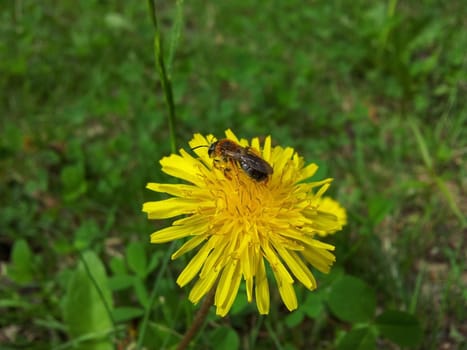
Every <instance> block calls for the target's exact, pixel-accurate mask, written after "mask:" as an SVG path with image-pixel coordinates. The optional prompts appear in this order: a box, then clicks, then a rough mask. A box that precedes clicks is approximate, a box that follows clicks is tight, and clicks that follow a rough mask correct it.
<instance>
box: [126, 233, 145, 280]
mask: <svg viewBox="0 0 467 350" xmlns="http://www.w3.org/2000/svg"><path fill="white" fill-rule="evenodd" d="M126 259H127V262H128V266H129V267H130V269H131V271H133V272H134V273H135V274H137V275H138V276H139V277H141V278H145V277H146V274H147V257H146V252H145V250H144V246H143V244H142V243H141V242H130V244H128V246H127V248H126Z"/></svg>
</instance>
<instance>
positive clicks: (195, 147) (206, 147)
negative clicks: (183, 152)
mask: <svg viewBox="0 0 467 350" xmlns="http://www.w3.org/2000/svg"><path fill="white" fill-rule="evenodd" d="M202 147H206V148H208V147H209V146H208V145H200V146H196V147H193V148H192V149H191V150H192V151H194V150H195V149H198V148H202Z"/></svg>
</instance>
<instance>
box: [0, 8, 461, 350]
mask: <svg viewBox="0 0 467 350" xmlns="http://www.w3.org/2000/svg"><path fill="white" fill-rule="evenodd" d="M156 6H157V16H158V20H159V24H160V27H161V31H162V36H163V40H164V48H165V51H164V57H165V59H166V63H167V66H168V71H169V72H170V76H171V78H172V84H173V90H174V100H175V106H176V113H177V124H176V133H177V136H178V146H179V147H183V148H185V149H188V146H187V141H188V140H189V139H190V137H191V136H192V134H193V133H196V132H201V133H213V134H214V135H218V136H220V137H221V136H222V135H223V131H224V130H225V129H227V128H231V129H232V130H233V131H234V132H235V133H236V134H237V135H239V136H241V137H245V138H250V137H253V136H265V135H272V137H273V142H274V143H275V144H280V145H283V146H286V145H287V146H291V147H294V148H295V149H296V150H297V151H298V152H300V154H301V155H303V156H304V157H305V159H306V161H307V162H316V163H318V164H319V165H320V171H319V173H318V175H317V178H324V177H333V178H334V179H335V181H334V183H333V185H332V187H331V190H330V193H331V194H332V195H333V196H334V197H335V198H337V199H338V200H339V201H340V202H341V203H342V205H343V206H344V207H346V208H347V209H348V213H349V224H348V226H347V227H346V229H345V230H344V231H342V232H340V233H338V234H337V235H336V236H335V237H333V238H331V239H327V240H326V241H327V242H330V243H333V244H335V245H336V256H337V263H336V266H335V268H334V269H333V272H332V273H331V274H330V275H329V276H322V275H319V274H318V282H319V284H320V287H319V288H318V291H317V292H316V293H309V292H306V291H304V290H303V288H302V287H301V286H296V290H297V293H298V296H299V301H300V304H301V306H300V307H299V310H298V311H297V312H294V313H292V314H289V313H288V312H286V311H285V310H284V307H283V305H282V304H281V302H280V298H279V296H278V295H277V292H276V291H275V292H274V293H273V295H272V302H271V314H270V315H269V316H268V317H260V316H258V315H257V311H256V309H255V307H254V305H247V304H246V302H245V300H244V296H243V294H244V293H243V292H240V294H241V295H242V296H241V297H239V298H238V301H237V302H236V304H235V305H234V308H233V310H232V312H231V314H230V316H229V317H227V318H225V319H218V318H216V317H215V316H214V315H213V314H211V315H210V316H209V320H210V321H209V323H208V326H207V327H205V328H204V330H203V332H202V333H201V335H199V336H198V338H197V339H196V345H192V349H198V348H199V349H202V348H203V349H205V348H216V346H213V344H217V346H221V347H222V348H224V349H237V348H238V349H240V348H241V349H270V348H277V349H305V348H315V349H335V348H349V349H351V348H355V349H356V348H359V349H371V348H374V347H375V346H376V347H377V348H381V349H386V348H387V349H393V348H397V346H398V345H397V344H399V345H401V346H404V345H409V346H413V347H414V348H418V349H440V348H443V349H458V348H460V347H461V346H462V344H463V345H465V342H466V334H467V326H466V318H465V317H466V316H465V315H466V306H465V305H466V302H467V292H466V290H467V288H466V282H467V274H466V240H465V236H466V219H465V212H466V209H467V202H466V198H467V196H466V186H467V176H466V173H467V167H466V166H465V159H466V152H467V103H466V99H465V96H466V94H467V66H466V47H467V22H466V20H465V18H466V16H465V15H466V14H467V2H465V1H461V0H458V1H436V0H423V1H419V2H415V1H404V2H402V1H401V2H397V1H394V0H392V1H369V0H353V1H348V0H347V1H346V0H336V1H297V0H291V1H269V2H266V1H264V2H263V1H252V0H247V1H241V2H240V1H215V2H214V1H211V2H205V1H189V2H188V1H187V2H185V3H183V4H182V2H181V1H178V2H177V4H176V3H175V2H171V1H159V2H157V3H156ZM0 8H1V13H0V16H1V21H0V35H1V40H0V89H1V94H0V98H1V105H2V108H1V119H0V193H1V196H0V203H1V215H0V263H1V275H0V288H1V289H0V313H1V315H2V317H1V318H0V346H1V347H2V348H15V349H16V348H37V349H48V348H60V349H68V348H74V346H78V347H81V348H83V349H84V348H87V349H93V348H95V349H106V348H113V347H114V346H115V347H117V346H118V347H119V348H126V347H128V348H131V346H134V344H135V343H136V342H138V341H139V342H140V344H144V345H145V346H147V348H148V349H162V348H170V347H173V346H174V344H176V343H177V342H178V341H179V340H180V337H181V335H182V334H183V332H184V331H185V329H186V327H187V326H188V325H189V324H190V323H191V320H192V318H193V314H194V312H195V311H196V307H193V306H192V305H191V304H190V303H189V301H188V300H187V294H188V290H189V289H188V288H184V289H180V288H179V287H178V286H177V285H176V283H175V279H176V276H177V275H178V273H179V272H180V271H181V269H182V268H183V267H184V265H185V264H186V260H185V261H183V259H181V260H180V261H175V262H169V265H168V267H167V268H166V267H165V266H164V264H166V263H167V261H166V260H167V254H166V253H167V250H168V249H173V250H175V248H174V246H169V245H168V244H167V245H160V246H155V245H150V244H149V234H150V233H151V232H153V231H154V230H155V229H156V228H157V227H162V226H164V225H167V224H169V223H170V221H167V222H156V223H154V222H148V221H147V220H146V218H145V216H144V215H143V214H142V213H141V205H142V203H143V202H144V201H146V200H156V199H160V198H162V197H160V196H158V195H157V194H155V193H150V192H149V191H147V190H145V188H144V187H145V185H146V183H147V182H149V181H153V182H162V181H167V180H169V179H167V177H166V176H165V175H163V174H162V173H161V171H160V166H159V164H158V160H159V159H160V158H161V157H163V156H165V155H168V154H169V153H170V141H169V131H168V124H167V115H168V110H167V107H166V105H165V102H164V94H163V91H162V88H161V85H160V80H159V77H158V75H157V71H156V69H155V64H154V52H153V37H154V28H153V26H152V23H151V18H150V15H149V7H148V4H147V2H145V1H113V2H110V1H86V2H84V1H82V2H65V1H63V2H56V1H50V0H49V1H46V0H44V1H19V0H17V1H9V2H3V3H2V5H1V7H0ZM177 33H179V35H178V34H177ZM169 181H172V180H169ZM169 247H170V248H169ZM169 254H170V251H169ZM169 256H170V255H169ZM159 271H163V274H162V275H159V276H158V272H159ZM90 275H91V276H93V277H92V278H89V276H90ZM346 278H347V282H349V281H350V282H349V284H348V285H347V286H350V287H348V288H349V289H348V294H346V293H345V288H344V292H343V293H341V294H339V284H338V283H337V282H339V281H340V282H341V285H340V287H341V288H342V286H344V287H345V286H346V284H345V283H344V284H342V281H343V279H344V280H345V279H346ZM349 279H350V280H349ZM155 280H156V281H157V287H156V288H157V289H156V291H155V293H156V299H155V303H154V304H153V305H152V306H151V303H150V298H151V297H150V295H151V293H154V281H155ZM335 281H337V282H335ZM352 283H353V284H352ZM355 283H356V284H357V285H356V286H355ZM96 285H99V286H100V289H99V290H100V293H96V288H94V287H95V286H96ZM351 285H353V286H354V287H351ZM360 287H361V288H363V289H364V290H365V291H366V292H365V293H368V295H371V297H370V299H372V298H374V300H375V302H376V304H375V305H373V306H371V305H370V307H369V310H370V311H369V313H368V312H367V313H366V314H365V312H363V314H365V315H366V316H365V315H364V316H365V317H363V318H358V317H357V318H356V319H352V317H350V319H348V318H346V317H345V315H344V316H343V315H339V312H338V311H337V312H336V309H335V307H334V306H333V305H336V304H339V302H337V303H336V302H335V301H336V298H337V299H339V300H340V301H342V300H344V301H345V302H347V303H348V304H349V305H351V304H353V301H354V299H353V297H354V296H355V293H357V291H360V290H362V289H361V288H360ZM310 295H311V296H312V297H310ZM365 295H366V294H365ZM333 303H334V304H333ZM365 308H368V305H366V306H365V305H363V309H365ZM145 310H150V313H147V312H146V313H145ZM388 310H399V311H403V312H406V314H404V315H406V316H407V315H409V314H410V315H413V318H410V320H409V321H407V323H410V326H411V327H413V328H410V327H408V328H407V329H410V330H413V332H415V333H417V332H420V334H421V336H420V337H418V336H417V337H416V338H417V339H413V340H412V341H410V342H409V343H404V340H402V341H401V340H400V339H399V340H398V339H397V336H396V337H395V338H394V334H393V335H391V334H389V333H391V332H389V333H387V332H386V333H387V334H386V337H384V335H385V331H384V329H385V328H384V327H381V326H375V325H377V324H379V325H381V322H382V319H384V320H387V318H388V317H389V318H391V317H390V316H391V314H389V316H387V317H386V318H385V317H379V316H378V315H380V314H381V313H382V312H385V311H388ZM356 312H357V313H358V312H359V311H358V310H357V311H356ZM109 313H110V314H111V315H112V317H109V316H108V314H109ZM145 314H146V315H149V323H148V324H146V326H145V331H144V337H143V336H142V335H141V324H142V320H143V318H144V315H145ZM378 317H379V318H378ZM404 317H405V316H404ZM394 323H399V324H401V325H403V324H404V320H403V317H402V319H401V318H399V319H398V318H397V317H396V321H395V322H394ZM109 328H110V329H111V331H110V332H108V333H106V330H108V329H109ZM359 329H360V330H361V329H364V330H365V332H366V333H365V334H363V336H362V334H360V333H358V332H356V331H359ZM100 332H101V333H100ZM102 332H104V333H105V334H107V335H108V337H107V338H105V339H103V338H102ZM352 332H353V333H352ZM396 333H397V332H396ZM349 334H350V336H349ZM351 336H354V337H357V338H355V339H358V340H356V342H354V343H352V339H354V338H351ZM358 336H360V338H358ZM376 337H377V338H378V340H377V342H376V343H375V341H374V338H376ZM401 337H402V338H403V339H405V338H406V335H404V334H403V335H402V336H401ZM407 337H408V336H407ZM399 338H400V337H399ZM108 339H111V341H110V343H109V340H108ZM349 339H350V340H349ZM368 339H370V341H367V340H368ZM86 341H88V343H86ZM346 342H347V343H346ZM349 342H350V343H349ZM109 344H110V345H109ZM349 344H350V345H349ZM356 344H358V346H359V347H357V345H356ZM368 344H369V345H368ZM375 344H376V345H375ZM354 345H355V346H354ZM109 346H110V347H109ZM346 346H349V347H346ZM443 346H444V347H443ZM221 347H217V348H221Z"/></svg>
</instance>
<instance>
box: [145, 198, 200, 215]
mask: <svg viewBox="0 0 467 350" xmlns="http://www.w3.org/2000/svg"><path fill="white" fill-rule="evenodd" d="M198 206H199V201H196V200H192V199H185V198H169V199H164V200H162V201H157V202H146V203H144V204H143V212H145V213H147V214H148V218H149V219H167V218H171V217H174V216H179V215H182V214H191V213H194V212H195V211H196V210H197V208H198Z"/></svg>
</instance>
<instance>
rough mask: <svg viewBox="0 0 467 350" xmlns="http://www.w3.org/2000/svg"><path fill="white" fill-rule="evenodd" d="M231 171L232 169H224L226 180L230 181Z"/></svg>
mask: <svg viewBox="0 0 467 350" xmlns="http://www.w3.org/2000/svg"><path fill="white" fill-rule="evenodd" d="M231 170H232V169H230V168H224V176H225V177H226V178H227V179H229V180H232V176H231V174H230V171H231Z"/></svg>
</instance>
